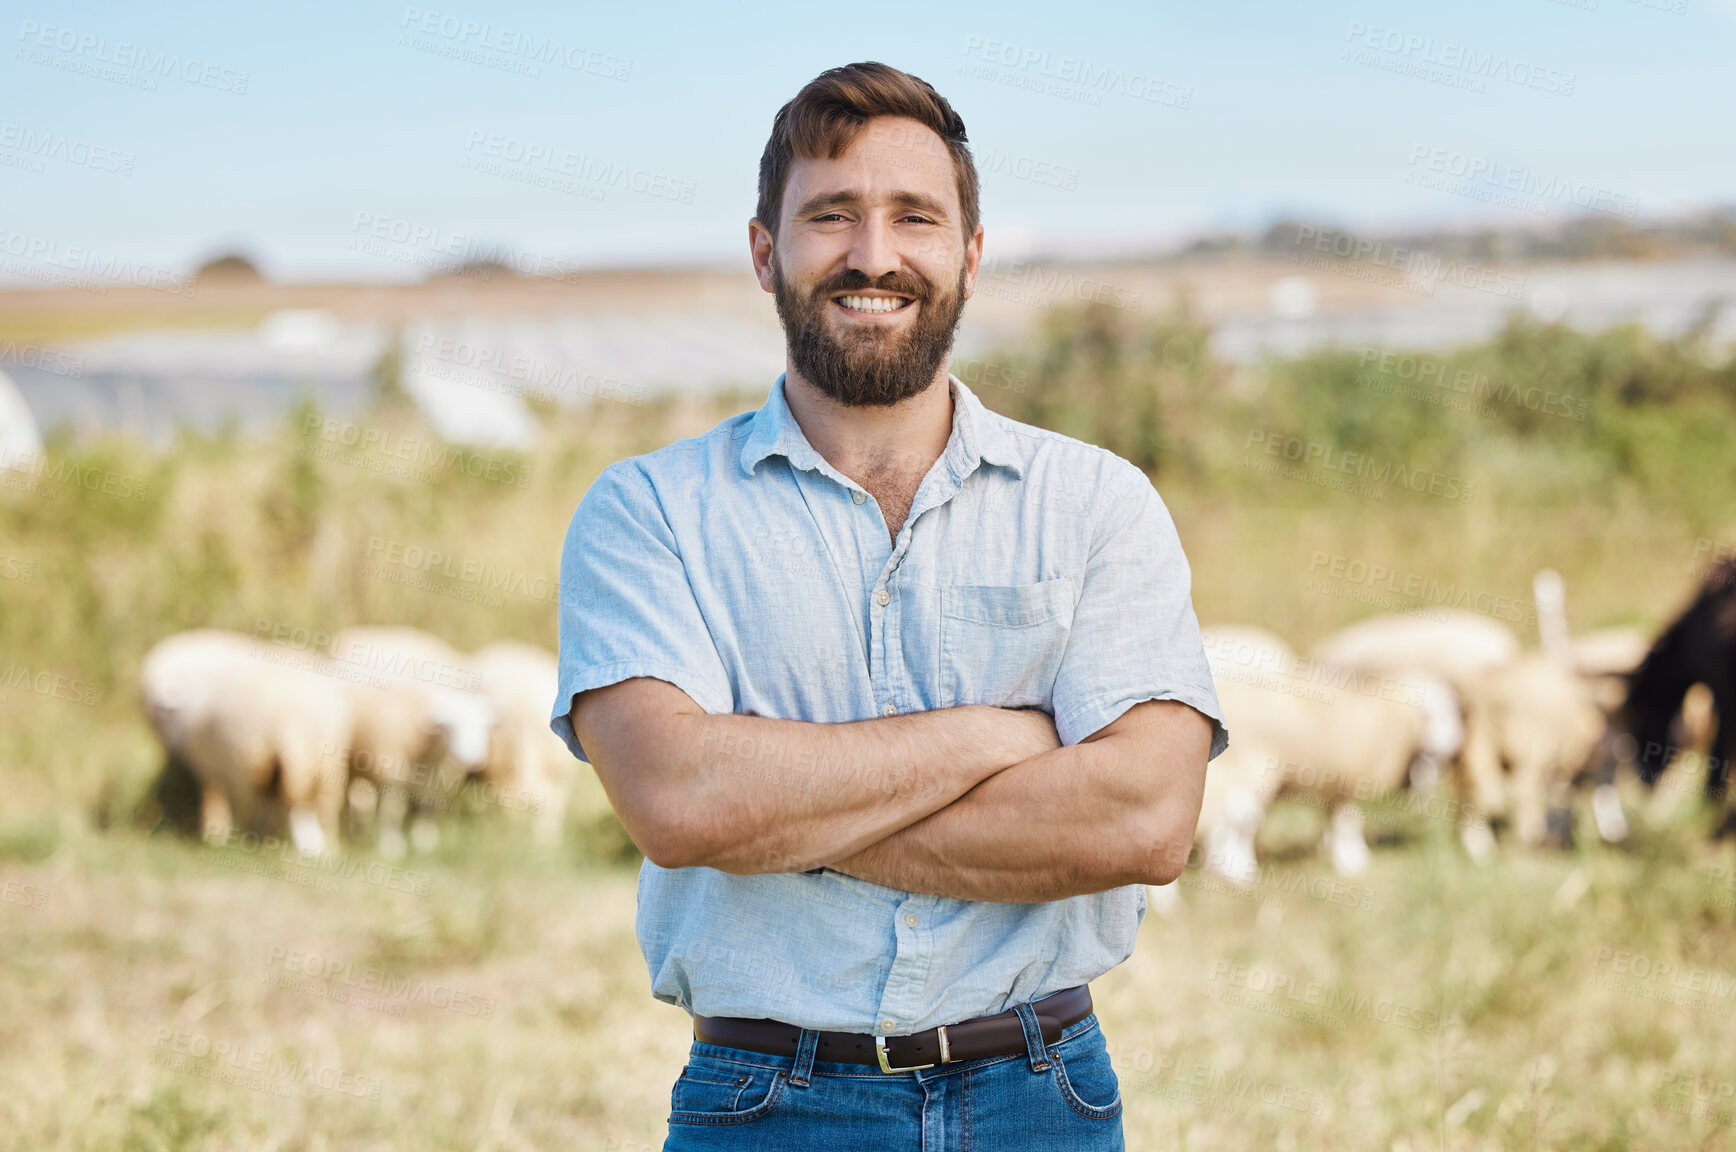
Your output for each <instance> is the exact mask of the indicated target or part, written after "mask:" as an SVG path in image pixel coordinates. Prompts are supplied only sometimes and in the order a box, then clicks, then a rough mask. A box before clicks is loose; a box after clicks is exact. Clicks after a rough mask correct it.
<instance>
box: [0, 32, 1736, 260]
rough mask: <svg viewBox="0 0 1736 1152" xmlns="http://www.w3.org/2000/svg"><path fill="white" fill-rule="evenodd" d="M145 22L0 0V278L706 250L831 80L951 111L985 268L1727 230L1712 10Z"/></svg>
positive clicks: (1720, 85)
mask: <svg viewBox="0 0 1736 1152" xmlns="http://www.w3.org/2000/svg"><path fill="white" fill-rule="evenodd" d="M149 7H150V8H151V9H152V11H150V12H148V13H147V12H146V11H145V10H144V9H145V6H133V5H121V4H79V3H57V4H54V5H49V4H46V3H29V2H27V3H23V4H15V3H8V4H7V16H6V18H5V20H4V21H3V22H0V30H3V34H4V35H5V37H6V44H7V49H6V52H5V56H4V67H3V68H0V190H3V193H0V205H3V207H0V233H3V234H4V235H0V251H3V254H4V256H5V261H4V265H5V266H4V268H3V269H0V279H7V280H15V279H17V276H16V275H15V272H16V270H17V267H18V265H19V264H20V263H25V264H28V263H30V262H31V261H32V260H34V259H37V258H38V257H37V255H33V254H40V253H43V252H49V253H51V254H52V255H51V256H50V257H49V258H50V259H54V260H60V261H62V262H65V260H66V259H67V257H66V256H65V253H66V252H67V251H68V250H69V249H78V250H81V251H85V252H95V253H100V254H104V255H106V256H109V257H114V258H120V259H125V260H130V261H137V262H140V263H143V264H151V265H154V266H157V267H161V268H164V269H170V270H184V269H186V268H187V267H189V266H190V265H191V264H192V263H194V262H196V261H197V260H198V259H199V258H200V257H202V256H204V255H208V254H210V253H211V252H213V251H215V250H217V249H220V248H224V247H241V248H244V249H246V250H247V251H249V252H251V253H254V254H255V255H256V256H257V257H258V258H259V259H260V260H261V262H262V263H263V264H264V265H265V266H266V267H267V269H268V270H269V271H270V272H272V273H273V274H274V275H278V276H281V277H283V278H287V279H316V278H327V277H337V278H344V279H404V278H416V277H419V276H420V275H421V273H422V272H423V271H424V269H425V267H426V264H427V263H428V262H431V261H438V260H439V259H442V258H443V257H444V254H445V253H447V252H450V251H460V250H464V249H465V247H466V245H472V244H477V243H485V244H489V245H500V246H505V247H506V248H507V249H508V250H510V251H512V252H515V253H518V254H520V255H521V256H523V257H524V258H525V259H526V261H531V260H533V259H534V260H535V261H540V262H544V263H547V264H549V265H551V266H552V265H554V264H556V263H557V262H558V263H559V265H560V266H578V267H586V266H595V265H600V264H619V263H642V262H667V261H718V260H733V259H737V258H739V257H740V255H741V254H742V253H743V252H744V250H745V235H746V229H745V221H746V219H747V217H748V216H749V215H750V214H751V213H752V208H753V201H754V180H755V173H756V170H757V163H758V158H759V153H760V150H761V148H762V147H763V146H764V143H765V137H766V134H767V132H768V130H769V127H770V123H771V118H772V115H773V113H774V112H775V111H776V110H777V108H778V106H779V105H781V104H782V103H783V102H784V101H785V100H787V99H788V98H789V97H790V96H791V95H793V94H794V93H795V91H796V90H797V89H798V88H799V87H800V86H801V85H802V84H803V83H804V82H806V81H807V80H808V79H811V78H812V77H813V75H814V74H815V73H817V72H819V71H820V70H822V69H824V68H826V67H830V66H833V65H835V64H840V63H845V62H848V61H851V60H858V59H879V60H884V61H886V62H888V63H891V64H895V65H897V66H899V67H902V68H905V69H907V70H909V71H911V72H914V73H916V74H917V75H920V76H922V77H924V78H925V79H927V80H929V81H930V82H931V83H933V84H934V85H935V86H936V87H937V88H939V89H940V91H941V92H942V93H943V94H944V95H946V96H947V97H948V98H949V99H950V100H952V101H953V103H954V105H955V107H957V108H958V110H959V112H960V113H961V115H962V116H963V117H964V119H965V123H966V125H967V126H968V129H969V132H970V136H971V139H972V142H973V145H974V147H975V148H976V150H977V153H978V156H979V162H980V161H981V160H982V159H983V158H984V157H989V158H992V159H993V160H994V161H995V164H994V165H992V166H985V167H989V169H990V170H988V171H985V173H984V177H983V187H984V196H983V199H984V224H985V226H986V228H987V230H988V243H989V245H990V247H991V250H993V249H994V248H995V247H996V246H997V245H998V246H999V248H1000V250H1001V251H1003V252H1016V251H1030V250H1033V249H1035V250H1050V251H1056V250H1073V251H1086V252H1104V251H1131V250H1139V249H1143V248H1151V247H1157V246H1160V245H1163V244H1166V243H1169V242H1173V241H1174V240H1175V239H1176V238H1178V237H1183V236H1186V235H1188V234H1191V233H1194V232H1197V231H1199V230H1202V229H1215V228H1257V227H1260V226H1262V225H1263V224H1265V223H1266V222H1268V221H1269V220H1271V219H1272V218H1273V217H1275V216H1276V215H1279V214H1300V215H1306V216H1309V217H1314V218H1319V219H1322V220H1326V221H1332V222H1337V223H1339V224H1341V225H1345V226H1351V227H1362V228H1378V227H1384V226H1390V225H1398V224H1409V223H1416V222H1428V223H1440V224H1453V223H1465V222H1471V221H1475V220H1478V219H1486V218H1490V217H1497V218H1505V219H1518V220H1526V221H1532V222H1544V223H1547V222H1548V221H1549V220H1550V219H1558V218H1560V217H1561V216H1562V215H1563V213H1564V212H1567V211H1568V210H1569V209H1571V207H1572V205H1571V204H1569V203H1568V201H1569V200H1570V199H1572V198H1574V197H1579V198H1580V199H1582V200H1583V201H1584V202H1586V203H1590V204H1597V205H1601V206H1602V210H1605V211H1611V212H1614V213H1617V214H1620V213H1622V212H1624V211H1627V212H1636V211H1637V215H1639V216H1657V215H1668V214H1672V213H1676V212H1680V211H1683V210H1688V209H1692V208H1696V207H1702V206H1708V205H1714V204H1731V203H1736V162H1733V161H1732V159H1731V155H1732V153H1731V142H1732V141H1736V69H1733V68H1732V67H1731V64H1730V62H1731V60H1732V59H1736V51H1733V50H1736V0H1646V2H1645V3H1641V2H1640V0H1572V2H1560V0H1464V2H1459V3H1452V4H1447V3H1435V4H1422V3H1382V2H1377V0H1348V2H1338V0H1328V2H1311V3H1295V2H1292V3H1276V2H1226V3H1220V4H1206V3H1198V2H1193V3H1178V2H1171V0H1148V2H1145V3H1140V4H1137V5H1119V4H1097V3H1088V2H1075V3H1068V4H1065V5H1052V4H1041V5H1039V4H1029V3H1006V2H994V3H987V2H984V3H963V4H951V5H946V6H945V7H944V8H938V7H937V8H935V9H932V10H931V9H923V8H918V9H914V10H912V9H907V8H903V7H900V6H885V5H879V6H873V7H871V8H870V9H845V10H840V9H837V8H835V7H832V6H821V5H813V4H759V5H744V6H736V5H720V4H685V3H676V4H657V3H635V4H611V5H600V4H580V5H571V4H567V5H556V4H541V3H529V2H522V3H489V4H484V3H482V2H481V0H455V2H452V3H447V2H445V0H424V2H423V3H421V4H415V5H405V4H369V3H346V4H338V3H329V4H324V3H313V4H298V5H261V6H256V7H252V8H249V7H247V6H242V5H233V4H222V5H220V4H209V5H192V4H182V5H177V6H173V7H172V10H168V11H165V10H164V6H161V5H151V6H149ZM846 12H847V13H849V14H845V13H846ZM527 52H528V56H527V54H526V53H527ZM538 60H540V61H541V62H540V63H538ZM513 67H518V68H521V69H528V68H530V67H535V68H536V69H538V70H539V71H540V74H538V75H529V74H525V72H524V71H512V70H510V69H511V68H513ZM1045 83H1048V84H1052V85H1053V84H1065V85H1067V87H1066V88H1065V89H1064V90H1063V91H1060V92H1058V93H1057V92H1054V91H1038V90H1033V89H1032V87H1031V86H1032V85H1040V84H1045ZM150 85H154V86H155V90H150V87H149V86H150ZM1479 86H1480V88H1481V90H1480V91H1479V90H1477V89H1478V88H1479ZM238 89H239V90H238ZM527 156H532V157H534V159H531V160H527V159H526V157H527ZM1431 165H1434V166H1436V168H1435V171H1434V174H1433V179H1434V181H1435V186H1427V185H1426V183H1418V182H1417V180H1418V179H1419V178H1420V179H1422V180H1424V181H1425V182H1426V180H1427V179H1429V176H1428V170H1429V168H1430V166H1431ZM105 169H111V170H105ZM112 169H119V170H118V171H117V170H112ZM1455 170H1456V171H1458V172H1461V173H1464V172H1469V173H1472V175H1471V177H1470V178H1469V179H1468V180H1464V179H1463V178H1462V177H1461V178H1460V179H1461V181H1462V182H1461V183H1458V184H1457V185H1452V178H1453V177H1454V172H1455ZM530 180H541V181H544V184H541V185H539V184H535V183H530V182H529V181H530ZM549 181H554V182H556V183H557V184H558V186H557V187H549V186H547V182H549ZM1442 183H1447V184H1449V185H1450V186H1449V187H1447V188H1443V187H1441V186H1440V185H1441V184H1442ZM370 236H372V238H373V243H371V244H370V243H369V242H368V240H369V237H370ZM404 237H408V239H402V238H404ZM358 245H359V247H358Z"/></svg>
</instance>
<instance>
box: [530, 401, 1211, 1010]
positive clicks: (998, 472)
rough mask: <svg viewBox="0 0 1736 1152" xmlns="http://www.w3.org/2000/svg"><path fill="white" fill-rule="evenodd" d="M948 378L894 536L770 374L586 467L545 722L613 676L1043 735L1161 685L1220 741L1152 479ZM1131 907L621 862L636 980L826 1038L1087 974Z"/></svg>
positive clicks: (1134, 906)
mask: <svg viewBox="0 0 1736 1152" xmlns="http://www.w3.org/2000/svg"><path fill="white" fill-rule="evenodd" d="M949 379H950V380H951V387H952V394H953V400H954V404H953V425H952V433H951V435H950V436H949V438H948V440H947V445H946V450H945V451H944V452H943V453H942V455H941V457H940V459H938V460H937V461H936V462H935V464H934V466H933V467H932V468H930V469H929V472H928V475H927V476H926V477H924V479H923V481H922V485H921V487H920V488H919V489H918V490H917V493H916V499H915V503H914V504H912V505H911V509H910V515H909V517H908V518H907V519H906V522H905V524H904V526H903V528H902V529H901V530H900V531H899V533H898V538H897V540H896V541H893V540H892V539H891V538H890V537H889V535H888V533H887V529H886V522H885V520H884V519H883V518H882V516H881V514H880V509H879V506H878V504H877V503H876V502H875V500H874V497H873V496H871V495H869V494H868V493H867V492H866V491H865V490H864V489H863V488H862V487H861V486H860V485H858V484H856V483H855V482H854V481H852V480H850V479H849V478H847V477H846V476H844V475H843V474H842V473H840V472H839V471H838V470H837V469H835V468H833V467H832V466H831V465H830V464H829V463H827V462H826V460H825V459H824V458H823V457H822V456H821V455H820V454H819V453H818V452H816V451H815V450H814V449H813V447H812V446H810V445H809V443H808V441H807V438H806V437H805V436H804V435H803V434H802V430H801V428H800V426H799V425H798V424H797V423H796V421H795V419H794V418H793V417H792V416H791V414H790V409H789V405H788V403H787V402H786V400H785V397H784V389H783V378H782V377H779V378H778V381H777V383H776V384H775V385H774V386H773V387H772V390H771V395H770V396H769V397H767V399H766V402H765V405H764V407H762V408H761V409H760V410H759V411H758V412H746V413H742V414H741V415H739V416H735V417H733V418H731V419H729V420H725V421H724V422H723V423H721V424H719V425H718V426H717V427H715V428H713V429H712V430H711V431H709V432H707V433H705V434H704V435H703V436H697V437H694V438H692V439H689V440H681V441H678V442H676V443H674V444H671V445H669V446H668V447H666V448H662V449H660V450H658V451H656V452H652V453H650V454H648V455H644V456H636V457H633V458H631V459H627V460H622V461H620V462H618V463H616V464H613V465H611V466H610V467H608V468H607V469H605V470H604V471H603V473H602V475H600V476H599V477H598V478H597V480H596V482H595V483H594V484H592V485H591V488H590V490H589V491H588V492H586V493H585V497H584V499H583V500H582V501H581V502H580V504H579V508H578V511H577V512H575V513H574V515H573V521H572V525H571V527H570V528H569V529H568V532H567V539H566V547H565V551H564V553H563V556H562V560H561V612H560V692H559V695H558V697H557V698H556V700H555V704H554V717H553V720H552V724H551V726H552V727H553V728H554V730H555V732H557V733H558V734H559V735H560V736H561V737H562V739H564V740H565V741H566V742H567V745H568V747H570V748H571V749H572V750H573V754H574V755H576V756H578V757H579V758H580V759H584V758H585V753H584V750H583V749H582V748H581V747H580V746H579V742H578V740H577V738H576V737H575V736H574V734H573V729H572V724H571V722H570V721H569V720H568V716H567V714H568V712H569V710H570V708H571V704H572V699H573V696H574V694H576V693H579V692H583V691H585V690H587V689H590V688H599V687H603V686H605V685H608V684H614V683H616V682H618V681H621V680H626V679H629V678H631V677H635V676H651V677H655V678H657V679H659V680H666V681H668V682H669V683H671V684H674V685H675V686H676V687H678V688H680V689H681V690H682V691H684V692H686V693H687V694H688V695H689V696H691V697H692V698H693V700H694V702H695V703H697V704H698V705H699V706H700V707H701V708H703V709H705V710H706V711H707V712H711V713H726V712H736V713H754V714H756V715H760V716H769V717H775V718H781V719H788V720H805V721H815V722H825V723H840V722H845V721H851V720H865V719H870V718H872V717H876V716H882V715H886V714H889V713H890V712H892V711H897V712H918V711H926V710H929V709H935V708H951V707H955V706H958V705H964V704H988V705H996V706H1000V707H1021V706H1033V705H1034V706H1037V707H1041V708H1043V709H1044V710H1046V711H1047V712H1048V713H1049V714H1050V715H1051V716H1053V717H1054V719H1055V727H1056V730H1057V731H1058V732H1059V734H1060V737H1061V742H1062V743H1063V744H1066V745H1071V744H1076V743H1078V742H1079V741H1080V740H1083V739H1084V738H1085V737H1087V736H1090V735H1091V734H1092V733H1093V732H1096V731H1097V730H1098V729H1100V728H1102V727H1103V726H1104V725H1106V724H1108V723H1110V722H1111V721H1113V720H1115V719H1116V718H1117V717H1118V716H1120V715H1121V714H1122V713H1124V712H1126V711H1127V709H1129V708H1130V707H1132V706H1133V705H1134V704H1137V703H1139V702H1140V701H1143V700H1179V701H1182V702H1183V703H1186V704H1189V705H1191V706H1192V707H1194V708H1195V709H1197V710H1199V711H1200V712H1201V713H1203V714H1205V715H1206V716H1208V717H1210V718H1211V719H1212V751H1211V754H1212V755H1213V756H1216V755H1217V754H1218V753H1219V752H1220V751H1222V750H1223V748H1224V745H1225V743H1226V736H1225V732H1224V727H1223V724H1222V713H1221V712H1220V711H1219V709H1218V702H1217V695H1216V693H1215V692H1214V690H1213V688H1212V679H1211V672H1210V670H1209V668H1208V667H1207V664H1206V659H1205V652H1204V650H1203V647H1202V645H1201V642H1200V633H1199V625H1198V623H1197V622H1196V620H1195V619H1194V612H1193V603H1192V599H1191V597H1190V592H1189V574H1188V565H1187V559H1186V557H1185V556H1184V555H1183V554H1182V549H1181V542H1180V540H1178V539H1177V537H1176V532H1175V526H1174V524H1173V522H1172V521H1171V520H1170V516H1169V511H1168V509H1166V508H1165V507H1164V505H1163V501H1162V500H1161V499H1159V497H1158V494H1157V492H1156V490H1155V489H1154V488H1153V487H1152V486H1151V482H1150V481H1149V480H1148V479H1147V478H1146V477H1145V475H1144V473H1142V472H1140V471H1139V470H1138V469H1137V468H1135V467H1134V466H1133V465H1131V464H1129V463H1127V462H1126V461H1125V460H1122V459H1121V458H1120V457H1117V456H1115V455H1113V454H1111V453H1109V452H1106V451H1104V450H1103V449H1101V448H1096V447H1093V446H1091V445H1088V444H1085V443H1082V442H1080V441H1078V440H1074V439H1071V438H1069V437H1066V436H1062V435H1059V434H1057V433H1054V432H1048V431H1045V430H1043V429H1039V428H1033V427H1031V426H1029V425H1026V424H1020V423H1018V422H1016V421H1013V420H1009V419H1007V418H1005V417H1003V416H1000V415H997V414H995V413H993V412H990V411H989V410H988V409H986V408H984V407H983V405H982V402H981V401H979V400H978V399H977V398H976V397H975V396H974V395H973V394H972V393H971V391H970V389H968V388H967V387H965V385H964V384H963V383H961V382H960V381H959V380H958V379H957V378H956V377H949ZM766 755H770V756H776V755H777V753H776V750H775V749H767V751H766ZM742 786H743V787H750V788H751V787H754V786H755V782H754V781H753V780H748V779H744V781H743V784H742ZM1023 834H1024V835H1037V836H1040V835H1041V834H1042V833H1041V831H1040V828H1039V830H1037V831H1035V832H1031V831H1027V832H1024V833H1023ZM1144 915H1145V888H1144V886H1143V885H1139V884H1131V885H1127V886H1125V887H1121V888H1114V889H1111V890H1109V891H1107V892H1099V893H1095V894H1092V895H1088V896H1074V897H1071V898H1069V899H1065V900H1056V901H1053V902H1050V903H1044V904H1007V903H998V902H995V903H991V902H985V901H972V900H957V899H953V898H950V897H945V896H929V895H921V894H915V893H910V892H904V891H900V890H897V889H892V888H885V887H882V886H880V885H878V884H870V883H868V882H866V881H862V880H857V879H854V878H852V877H849V876H845V875H842V874H840V873H836V872H831V871H826V872H822V873H818V874H815V873H770V874H764V875H757V876H739V875H733V874H730V873H727V872H720V871H718V870H716V869H712V868H676V869H667V868H660V867H658V866H657V865H655V864H653V863H651V862H650V861H649V860H647V861H646V862H645V864H644V867H643V868H642V869H641V871H640V873H639V907H638V937H639V946H640V948H641V950H642V951H643V952H644V955H645V961H646V963H647V965H649V967H650V972H651V990H652V994H653V995H654V996H656V998H657V999H659V1000H664V1001H668V1002H669V1003H672V1004H678V1005H680V1006H681V1007H683V1008H685V1009H687V1010H688V1011H689V1012H697V1013H699V1014H701V1015H705V1016H746V1017H751V1018H755V1019H759V1018H769V1019H773V1020H782V1021H785V1022H787V1023H790V1024H795V1025H798V1026H801V1027H805V1028H818V1029H831V1030H836V1031H848V1032H878V1033H881V1034H890V1035H902V1034H906V1033H909V1032H914V1031H920V1030H922V1029H924V1028H930V1027H933V1026H935V1025H937V1024H950V1023H953V1022H955V1021H959V1020H964V1019H968V1018H970V1017H972V1016H981V1015H984V1014H986V1013H991V1012H999V1011H1002V1010H1004V1009H1006V1008H1008V1007H1010V1006H1012V1005H1014V1004H1017V1003H1019V1002H1021V1001H1026V1000H1033V999H1036V998H1038V997H1041V996H1046V995H1048V994H1049V993H1051V992H1058V991H1060V990H1061V989H1063V988H1070V987H1072V986H1074V985H1076V984H1084V983H1086V982H1088V981H1090V980H1092V979H1095V978H1096V977H1098V976H1101V975H1102V974H1103V973H1105V972H1107V971H1109V969H1111V968H1113V967H1115V966H1116V965H1117V964H1119V963H1121V962H1122V961H1123V960H1125V959H1126V958H1127V957H1128V956H1129V955H1131V954H1132V952H1133V943H1134V937H1135V936H1136V934H1137V932H1138V929H1139V924H1140V921H1141V920H1142V919H1143V918H1144Z"/></svg>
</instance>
